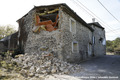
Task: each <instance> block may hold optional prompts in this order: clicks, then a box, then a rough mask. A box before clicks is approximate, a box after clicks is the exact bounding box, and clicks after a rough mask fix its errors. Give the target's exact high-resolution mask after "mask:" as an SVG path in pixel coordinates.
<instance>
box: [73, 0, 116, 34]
mask: <svg viewBox="0 0 120 80" xmlns="http://www.w3.org/2000/svg"><path fill="white" fill-rule="evenodd" d="M71 1H72V2H74V3H75V4H77V5H78V6H79V7H81V6H80V5H79V4H78V3H80V4H81V5H82V6H83V7H84V8H85V9H87V10H88V11H89V12H91V13H92V14H93V15H94V16H95V17H97V18H98V19H99V20H101V19H100V18H99V17H98V16H96V15H95V14H94V13H93V12H92V11H90V10H89V9H88V8H86V7H85V6H84V5H83V4H82V3H81V2H79V1H78V0H77V2H78V3H77V2H75V1H74V0H71ZM81 8H82V7H81ZM85 9H84V10H85ZM87 10H85V11H86V12H87V13H88V14H89V15H91V14H90V13H89V12H88V11H87ZM93 15H91V16H92V17H94V16H93ZM99 20H98V21H99ZM101 21H102V20H101ZM101 21H99V22H100V23H101ZM102 23H104V24H105V22H104V21H102ZM102 23H101V24H102ZM104 24H103V25H104ZM104 26H105V25H104ZM107 26H109V25H108V24H107ZM107 26H106V27H107ZM109 28H111V27H110V26H109V27H108V29H109ZM111 29H112V28H111ZM111 29H109V30H110V31H112V30H111ZM113 33H114V34H116V33H115V32H113ZM117 35H118V34H117Z"/></svg>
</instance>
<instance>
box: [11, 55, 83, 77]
mask: <svg viewBox="0 0 120 80" xmlns="http://www.w3.org/2000/svg"><path fill="white" fill-rule="evenodd" d="M18 56H19V57H18V58H16V59H12V61H15V62H17V63H18V64H19V66H20V67H21V71H20V73H21V74H22V75H23V76H26V77H28V76H29V77H33V76H38V77H39V74H72V73H75V72H79V71H80V70H81V66H80V65H77V64H70V63H67V62H65V61H62V60H60V59H58V58H56V57H55V56H54V55H53V54H52V53H48V54H46V53H32V54H31V55H29V53H25V55H18Z"/></svg>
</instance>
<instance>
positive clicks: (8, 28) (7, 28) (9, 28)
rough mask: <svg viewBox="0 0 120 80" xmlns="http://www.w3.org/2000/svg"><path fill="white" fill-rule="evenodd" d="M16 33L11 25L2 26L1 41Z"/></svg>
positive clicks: (0, 30)
mask: <svg viewBox="0 0 120 80" xmlns="http://www.w3.org/2000/svg"><path fill="white" fill-rule="evenodd" d="M14 32H16V30H15V29H14V28H13V26H11V25H7V26H0V39H2V38H4V37H6V36H8V35H10V34H12V33H14Z"/></svg>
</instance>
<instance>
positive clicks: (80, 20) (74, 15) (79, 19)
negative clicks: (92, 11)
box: [16, 3, 94, 31]
mask: <svg viewBox="0 0 120 80" xmlns="http://www.w3.org/2000/svg"><path fill="white" fill-rule="evenodd" d="M61 6H64V7H63V9H65V10H64V11H65V12H66V13H68V14H69V15H70V16H72V17H74V18H75V19H76V20H78V21H79V22H81V23H82V24H83V25H85V26H86V27H87V28H88V29H90V30H91V31H94V29H93V28H91V27H90V26H89V25H88V24H87V23H86V22H85V21H84V20H83V19H82V18H81V17H80V16H78V15H77V14H76V12H74V11H73V10H72V9H71V8H70V7H69V6H68V5H67V4H65V3H59V4H52V5H41V6H34V7H33V8H32V9H31V10H30V11H32V10H34V9H36V8H44V7H45V8H46V7H61ZM66 10H68V11H70V12H72V13H73V15H72V14H70V12H68V11H66ZM30 11H29V12H30ZM29 12H28V13H29ZM28 13H27V14H25V15H24V16H23V17H25V16H27V15H28ZM23 17H21V18H20V19H22V18H23ZM20 19H18V20H17V21H16V22H19V20H20Z"/></svg>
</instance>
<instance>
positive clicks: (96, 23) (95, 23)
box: [88, 22, 105, 29]
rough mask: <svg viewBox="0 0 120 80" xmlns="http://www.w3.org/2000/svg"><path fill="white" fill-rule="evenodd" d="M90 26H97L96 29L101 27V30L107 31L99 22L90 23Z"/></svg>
mask: <svg viewBox="0 0 120 80" xmlns="http://www.w3.org/2000/svg"><path fill="white" fill-rule="evenodd" d="M88 25H95V26H96V27H99V28H101V29H105V28H104V27H102V26H101V25H100V24H99V23H98V22H92V23H88Z"/></svg>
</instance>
